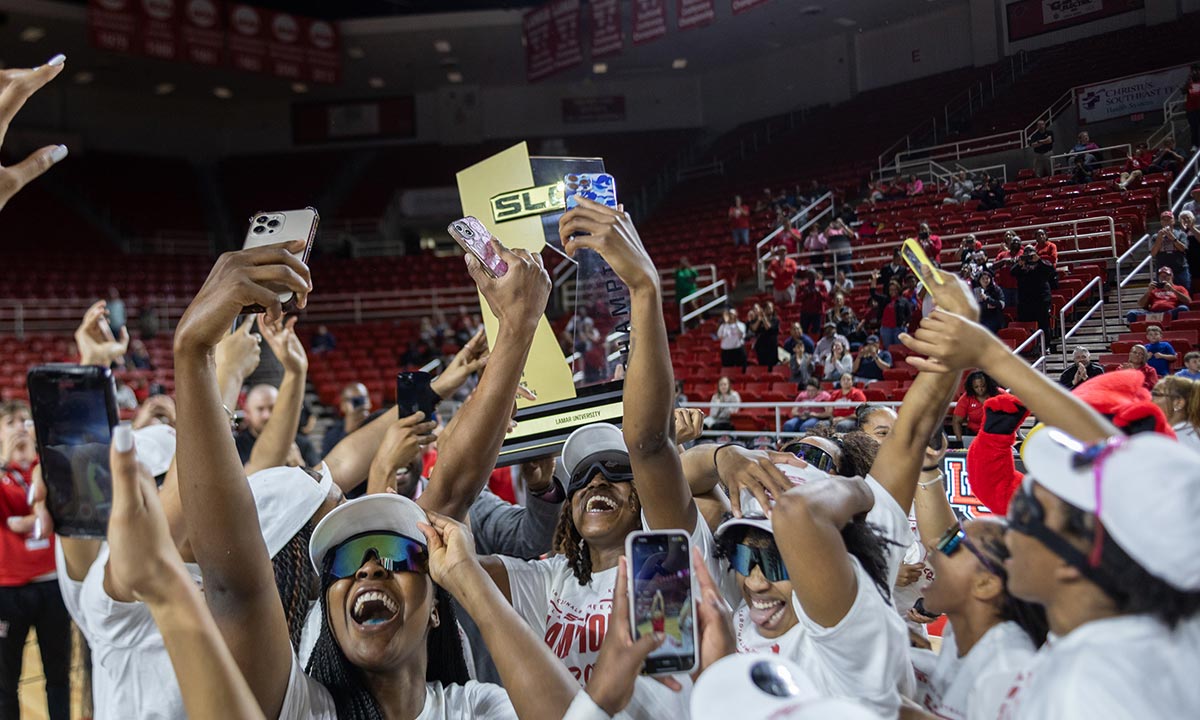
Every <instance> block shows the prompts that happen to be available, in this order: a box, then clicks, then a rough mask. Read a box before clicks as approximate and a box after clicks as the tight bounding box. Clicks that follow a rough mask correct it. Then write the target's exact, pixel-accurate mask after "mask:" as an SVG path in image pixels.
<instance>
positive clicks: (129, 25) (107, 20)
mask: <svg viewBox="0 0 1200 720" xmlns="http://www.w3.org/2000/svg"><path fill="white" fill-rule="evenodd" d="M133 3H134V0H88V8H87V26H88V39H89V41H90V42H91V44H92V47H94V48H99V49H100V50H108V51H109V52H116V53H125V54H130V53H133V52H134V42H135V41H136V39H137V31H138V11H137V8H136V7H134V4H133Z"/></svg>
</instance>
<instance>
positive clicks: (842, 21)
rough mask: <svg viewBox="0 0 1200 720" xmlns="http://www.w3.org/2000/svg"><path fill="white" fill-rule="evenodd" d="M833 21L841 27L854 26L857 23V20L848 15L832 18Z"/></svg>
mask: <svg viewBox="0 0 1200 720" xmlns="http://www.w3.org/2000/svg"><path fill="white" fill-rule="evenodd" d="M833 21H834V22H835V23H837V24H838V25H841V26H842V27H854V26H855V25H857V24H858V21H857V20H851V19H850V18H848V17H840V18H834V19H833Z"/></svg>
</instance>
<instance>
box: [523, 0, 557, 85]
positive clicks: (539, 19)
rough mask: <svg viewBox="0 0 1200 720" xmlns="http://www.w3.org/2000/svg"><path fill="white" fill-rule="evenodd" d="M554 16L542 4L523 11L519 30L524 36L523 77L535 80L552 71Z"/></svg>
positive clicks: (548, 74) (547, 75) (544, 76)
mask: <svg viewBox="0 0 1200 720" xmlns="http://www.w3.org/2000/svg"><path fill="white" fill-rule="evenodd" d="M553 22H554V17H553V16H552V15H551V14H550V6H549V5H543V6H541V7H540V8H535V9H533V10H530V11H529V12H527V13H525V17H524V18H522V20H521V32H522V34H523V35H524V36H525V78H526V79H527V80H529V82H537V81H538V80H541V79H543V78H546V77H549V76H550V75H551V74H553V73H554V25H553Z"/></svg>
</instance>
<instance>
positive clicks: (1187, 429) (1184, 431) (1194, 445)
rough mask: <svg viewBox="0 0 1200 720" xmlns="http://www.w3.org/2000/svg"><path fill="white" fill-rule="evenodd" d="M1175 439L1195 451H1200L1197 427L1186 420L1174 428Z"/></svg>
mask: <svg viewBox="0 0 1200 720" xmlns="http://www.w3.org/2000/svg"><path fill="white" fill-rule="evenodd" d="M1173 429H1174V430H1175V437H1176V438H1178V439H1179V442H1180V443H1181V444H1183V445H1185V446H1187V447H1190V448H1191V449H1193V450H1200V434H1197V433H1196V426H1195V425H1192V424H1191V423H1190V422H1188V421H1186V420H1184V421H1183V422H1181V423H1176V424H1175V426H1174V428H1173Z"/></svg>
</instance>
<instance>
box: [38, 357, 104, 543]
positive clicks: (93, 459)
mask: <svg viewBox="0 0 1200 720" xmlns="http://www.w3.org/2000/svg"><path fill="white" fill-rule="evenodd" d="M27 380H28V386H29V401H30V406H31V411H32V415H33V426H34V435H35V437H36V438H37V445H38V455H39V456H40V457H41V462H42V478H43V480H44V481H45V483H46V507H47V509H48V510H49V511H50V516H51V517H52V518H54V531H55V532H56V533H58V534H59V535H64V536H68V537H104V536H105V534H106V533H107V531H108V516H109V514H110V513H111V512H112V472H111V471H110V469H109V464H108V446H109V443H110V442H111V440H112V428H113V427H114V426H115V425H116V424H117V422H119V418H118V415H117V391H116V386H115V384H114V383H113V376H112V371H111V370H109V369H108V368H106V367H99V366H92V365H41V366H38V367H35V368H33V369H31V370H30V371H29V375H28V378H27Z"/></svg>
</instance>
